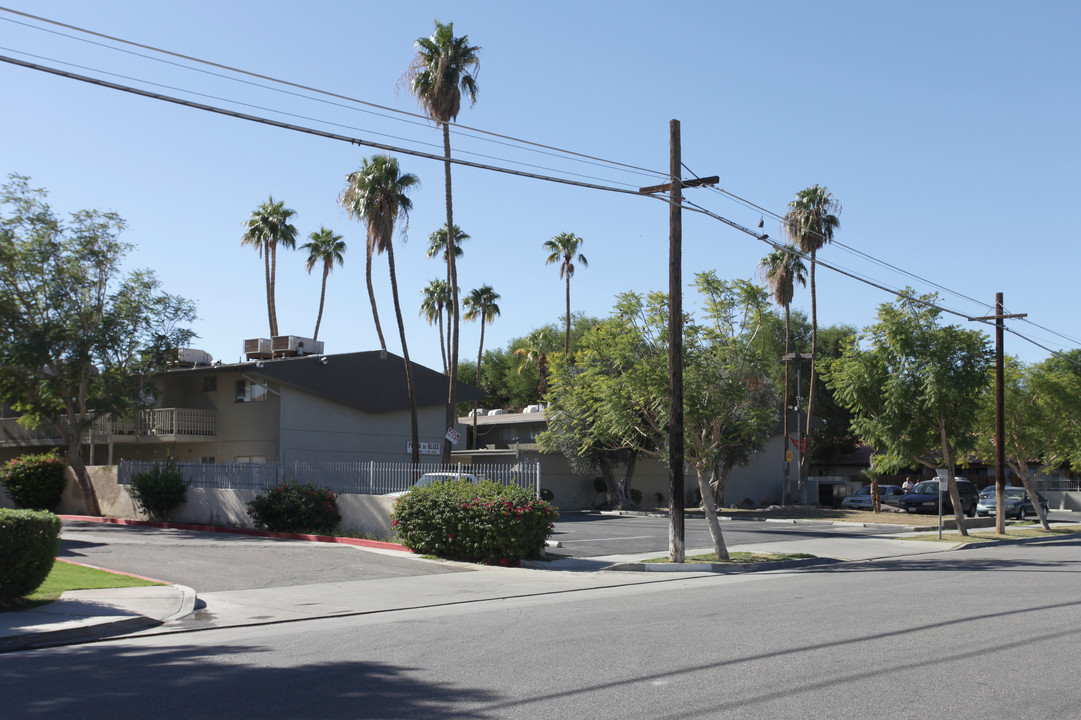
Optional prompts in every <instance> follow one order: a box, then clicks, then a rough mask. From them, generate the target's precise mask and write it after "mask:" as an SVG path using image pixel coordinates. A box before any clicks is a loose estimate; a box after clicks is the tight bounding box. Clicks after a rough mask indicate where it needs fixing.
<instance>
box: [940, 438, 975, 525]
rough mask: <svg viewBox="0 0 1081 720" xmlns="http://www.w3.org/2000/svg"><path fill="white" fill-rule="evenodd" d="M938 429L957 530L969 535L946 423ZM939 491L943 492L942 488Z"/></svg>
mask: <svg viewBox="0 0 1081 720" xmlns="http://www.w3.org/2000/svg"><path fill="white" fill-rule="evenodd" d="M938 431H939V435H940V436H941V438H942V462H943V463H945V465H946V471H947V475H948V476H949V483H948V487H949V489H950V504H951V505H953V516H954V518H955V519H956V520H957V532H959V533H961V536H962V537H968V528H966V527H965V509H964V508H963V507H961V494H960V493H959V492H958V491H957V481H956V480H954V479H953V454H952V453H951V452H950V446H949V443H948V442H947V441H946V426H945V424H943V423H942V422H939V424H938ZM939 482H941V481H939ZM939 492H941V488H940V489H939Z"/></svg>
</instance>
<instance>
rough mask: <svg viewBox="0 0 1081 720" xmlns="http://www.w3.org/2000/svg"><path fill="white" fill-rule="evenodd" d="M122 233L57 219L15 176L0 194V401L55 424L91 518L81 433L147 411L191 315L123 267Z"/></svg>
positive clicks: (106, 217)
mask: <svg viewBox="0 0 1081 720" xmlns="http://www.w3.org/2000/svg"><path fill="white" fill-rule="evenodd" d="M123 229H124V221H123V220H122V219H121V218H120V216H119V215H117V214H115V213H112V212H101V211H98V210H80V211H78V212H75V213H72V214H71V216H70V218H69V219H67V220H64V219H61V218H60V217H59V216H57V215H56V214H55V213H54V212H53V210H52V208H50V207H49V205H48V203H47V202H46V193H45V191H44V190H40V189H34V188H31V187H30V185H29V178H26V177H24V176H21V175H11V176H10V177H9V180H8V182H7V183H6V184H5V185H4V186H3V188H2V190H0V402H4V403H6V404H7V405H9V406H10V407H12V408H13V409H14V410H16V411H18V412H20V413H22V418H21V420H22V422H24V423H25V424H27V425H28V426H30V427H40V426H50V427H53V428H55V430H56V432H57V433H58V434H59V436H60V438H61V441H62V443H63V444H64V446H65V449H66V460H67V463H68V464H69V465H70V466H71V467H72V469H73V470H74V472H75V476H76V479H77V481H78V483H79V487H80V488H81V490H82V493H83V496H84V498H85V500H86V502H87V506H88V507H87V509H88V511H89V512H91V513H93V514H100V508H99V507H98V503H97V496H96V495H95V494H94V488H93V485H92V484H91V482H90V477H89V475H88V474H87V471H86V463H85V461H84V459H83V451H82V446H83V440H84V439H85V437H86V435H87V432H88V431H89V429H90V428H91V426H93V425H94V423H95V422H97V421H98V420H99V419H100V418H102V417H105V416H107V415H113V416H130V415H131V414H132V413H134V412H135V411H137V410H138V409H140V408H142V407H145V405H146V403H147V400H148V399H149V398H150V397H151V395H152V389H151V386H150V385H149V383H148V382H147V380H148V378H149V376H151V375H153V374H155V373H157V372H160V371H161V370H163V369H164V368H165V367H166V365H167V364H168V363H169V362H170V361H175V360H176V352H177V348H179V347H181V346H183V345H185V344H187V343H188V342H190V341H191V339H192V338H193V337H194V336H195V335H194V333H193V332H192V331H191V330H189V329H187V328H186V327H183V325H184V324H186V323H190V322H192V321H194V320H195V307H194V305H193V304H192V303H191V302H190V301H188V300H185V299H183V298H181V297H179V296H175V295H169V294H167V293H165V292H163V291H162V290H161V286H160V284H159V282H158V280H157V278H156V277H155V276H154V273H152V272H151V271H149V270H135V271H132V272H129V273H127V274H124V273H123V272H122V270H121V266H122V263H123V259H124V257H125V255H126V254H127V253H128V252H129V251H130V250H131V245H129V244H127V243H123V242H121V241H120V239H119V236H120V233H121V232H122V231H123Z"/></svg>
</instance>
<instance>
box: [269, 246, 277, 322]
mask: <svg viewBox="0 0 1081 720" xmlns="http://www.w3.org/2000/svg"><path fill="white" fill-rule="evenodd" d="M277 272H278V247H277V246H276V245H271V246H270V284H269V285H268V286H267V287H268V290H267V307H268V308H269V309H270V335H271V337H276V336H277V334H278V308H277V305H276V304H275V302H274V290H275V288H274V284H275V282H276V279H275V278H276V275H277Z"/></svg>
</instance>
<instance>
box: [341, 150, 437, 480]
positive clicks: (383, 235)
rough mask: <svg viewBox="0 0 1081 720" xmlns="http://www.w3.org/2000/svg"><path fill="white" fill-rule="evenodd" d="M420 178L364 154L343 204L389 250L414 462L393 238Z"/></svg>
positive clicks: (372, 242)
mask: <svg viewBox="0 0 1081 720" xmlns="http://www.w3.org/2000/svg"><path fill="white" fill-rule="evenodd" d="M419 182H420V180H419V179H418V178H417V176H416V175H414V174H412V173H405V174H402V173H401V171H400V170H399V169H398V161H397V160H396V159H395V158H392V157H388V156H386V155H373V156H372V157H371V158H364V160H363V163H362V164H361V166H360V170H357V171H356V172H354V173H352V174H351V175H350V176H349V185H348V186H347V187H346V189H345V192H344V193H343V194H342V198H341V202H342V205H344V206H345V207H346V208H347V209H348V210H349V213H350V215H352V216H353V217H358V218H361V219H363V220H364V222H365V223H366V224H367V225H368V246H369V247H370V248H374V249H375V252H376V253H377V254H382V253H383V252H386V254H387V266H388V269H389V271H390V291H391V295H392V296H393V298H394V315H395V317H396V318H397V320H398V335H399V337H400V338H401V341H402V357H403V358H404V360H405V387H406V392H407V393H408V394H409V420H410V424H411V430H412V436H413V465H417V464H418V463H419V462H420V437H419V431H418V427H417V398H416V394H415V389H414V387H413V370H412V368H411V367H410V364H409V346H408V345H406V342H405V323H404V321H403V320H402V308H401V304H400V303H399V302H398V276H397V274H396V272H395V269H394V243H393V239H394V226H395V224H396V223H397V222H398V219H399V218H401V219H402V220H404V221H405V223H404V225H403V230H404V227H405V226H408V224H409V211H410V210H412V209H413V201H412V200H410V199H409V196H408V195H407V194H406V193H407V192H408V191H409V190H411V189H412V188H413V187H414V186H415V185H417V184H418V183H419ZM370 287H371V286H370V285H369V288H370ZM373 309H374V304H373Z"/></svg>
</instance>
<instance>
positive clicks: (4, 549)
mask: <svg viewBox="0 0 1081 720" xmlns="http://www.w3.org/2000/svg"><path fill="white" fill-rule="evenodd" d="M58 552H60V518H59V517H57V516H56V515H53V514H52V513H51V512H45V511H40V510H11V509H8V508H0V605H10V604H11V603H12V602H13V601H15V600H17V599H18V598H21V597H22V596H24V595H29V594H30V593H32V592H34V591H35V590H37V589H38V586H39V585H41V583H43V582H45V578H46V577H48V575H49V571H50V570H52V568H53V561H54V560H55V559H56V554H57V553H58Z"/></svg>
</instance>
